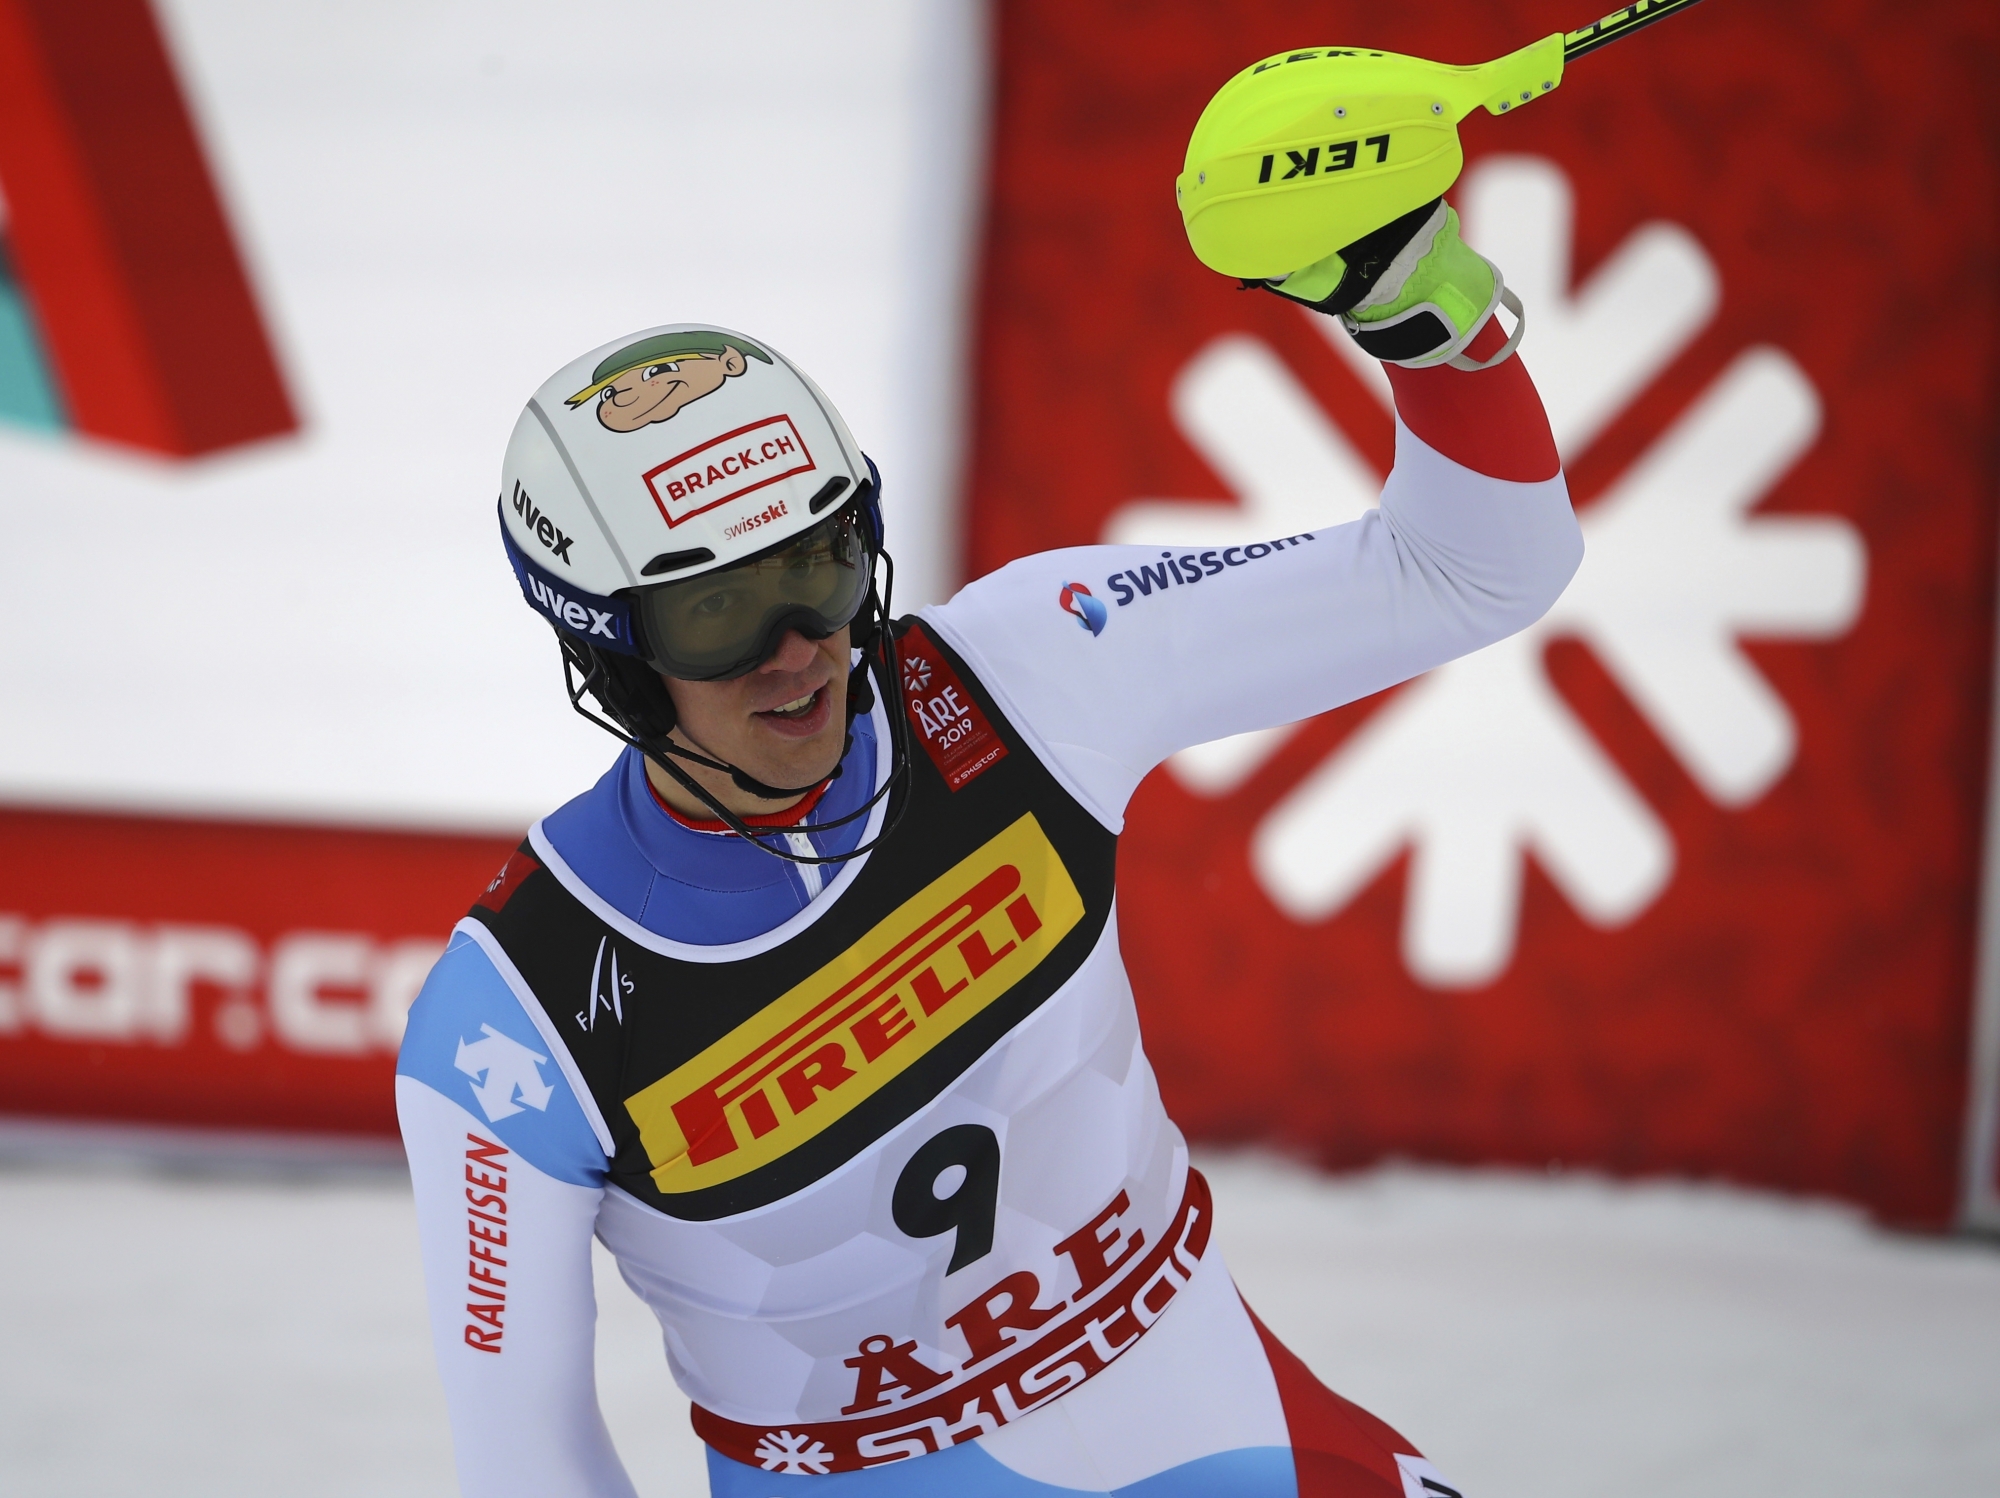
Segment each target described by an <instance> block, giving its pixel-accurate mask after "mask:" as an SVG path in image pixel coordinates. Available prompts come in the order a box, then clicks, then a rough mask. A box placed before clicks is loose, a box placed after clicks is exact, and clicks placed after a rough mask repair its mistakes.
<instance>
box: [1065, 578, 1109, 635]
mask: <svg viewBox="0 0 2000 1498" xmlns="http://www.w3.org/2000/svg"><path fill="white" fill-rule="evenodd" d="M1056 601H1057V602H1058V603H1060V604H1061V605H1062V607H1063V612H1064V613H1066V614H1068V615H1070V616H1071V617H1072V618H1074V619H1075V620H1076V622H1077V623H1078V624H1079V625H1081V626H1082V627H1083V628H1085V629H1087V630H1089V631H1090V632H1091V634H1093V635H1101V634H1103V633H1104V621H1105V620H1106V619H1107V618H1108V617H1110V616H1109V614H1108V613H1107V612H1106V610H1105V607H1104V605H1103V603H1102V602H1100V601H1099V600H1098V599H1097V598H1095V597H1093V596H1092V594H1091V591H1090V589H1088V588H1086V587H1085V586H1084V585H1083V584H1082V583H1064V584H1063V589H1062V594H1061V596H1060V597H1059V598H1058V599H1057V600H1056Z"/></svg>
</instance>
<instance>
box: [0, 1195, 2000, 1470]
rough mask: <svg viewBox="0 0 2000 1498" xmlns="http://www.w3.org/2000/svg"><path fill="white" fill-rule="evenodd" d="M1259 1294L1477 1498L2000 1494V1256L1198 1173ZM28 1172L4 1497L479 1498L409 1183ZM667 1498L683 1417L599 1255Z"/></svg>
mask: <svg viewBox="0 0 2000 1498" xmlns="http://www.w3.org/2000/svg"><path fill="white" fill-rule="evenodd" d="M1203 1165H1204V1168H1205V1169H1206V1170H1207V1172H1208V1174H1209V1177H1210V1180H1211V1181H1212V1183H1213V1184H1214V1187H1215V1193H1216V1198H1217V1202H1218V1226H1217V1233H1218V1237H1219V1241H1220V1243H1221V1245H1222V1248H1223V1250H1224V1252H1225V1253H1226V1254H1227V1255H1228V1258H1229V1262H1230V1265H1231V1267H1232V1268H1233V1269H1234V1271H1235V1274H1236V1278H1237V1281H1238V1283H1239V1284H1240V1285H1241V1286H1242V1288H1243V1291H1244V1293H1245V1295H1246V1296H1247V1297H1248V1298H1249V1300H1250V1302H1251V1303H1252V1304H1253V1305H1254V1306H1256V1308H1257V1309H1258V1311H1259V1313H1260V1314H1261V1315H1262V1316H1263V1317H1264V1318H1265V1319H1266V1321H1268V1322H1269V1323H1270V1324H1271V1326H1272V1327H1273V1329H1274V1330H1276V1331H1277V1333H1278V1334H1279V1335H1280V1336H1281V1337H1283V1338H1284V1339H1285V1340H1286V1341H1287V1342H1288V1343H1289V1344H1290V1345H1291V1346H1292V1347H1293V1348H1294V1349H1295V1350H1297V1351H1298V1352H1299V1354H1300V1355H1301V1356H1303V1357H1304V1358H1305V1359H1306V1361H1307V1362H1308V1363H1310V1364H1311V1365H1312V1367H1313V1368H1314V1369H1315V1371H1317V1372H1318V1373H1319V1374H1320V1375H1321V1376H1322V1377H1323V1378H1325V1379H1326V1380H1327V1381H1328V1382H1329V1383H1330V1384H1331V1385H1332V1386H1333V1387H1334V1388H1336V1389H1338V1390H1340V1391H1341V1392H1342V1393H1344V1394H1347V1395H1349V1396H1350V1397H1352V1398H1355V1399H1357V1400H1359V1401H1361V1402H1362V1403H1363V1404H1365V1405H1367V1406H1368V1407H1369V1408H1370V1409H1373V1410H1374V1411H1376V1412H1377V1413H1378V1414H1380V1415H1382V1416H1383V1417H1384V1418H1385V1419H1388V1420H1389V1421H1391V1422H1392V1423H1394V1424H1396V1425H1397V1426H1399V1427H1400V1428H1402V1429H1403V1430H1404V1431H1405V1432H1407V1433H1408V1434H1410V1435H1411V1437H1412V1438H1413V1439H1414V1440H1416V1441H1417V1442H1418V1443H1419V1444H1420V1445H1422V1446H1423V1447H1424V1448H1425V1450H1426V1452H1427V1453H1428V1454H1429V1455H1430V1456H1431V1458H1432V1460H1434V1461H1435V1462H1436V1463H1437V1464H1438V1465H1439V1466H1440V1467H1441V1468H1442V1469H1443V1470H1444V1471H1445V1472H1446V1473H1448V1474H1450V1475H1451V1476H1452V1478H1453V1479H1454V1480H1455V1481H1458V1482H1460V1483H1462V1484H1463V1487H1464V1490H1465V1492H1466V1493H1467V1495H1468V1498H1571V1495H1575V1498H1583V1495H1585V1494H1589V1495H1593V1498H1595V1495H1602V1494H1605V1493H1617V1494H1619V1495H1621V1498H1668V1495H1675V1498H1679V1495H1687V1498H1694V1495H1700V1498H1731V1495H1737V1494H1742V1495H1751V1494H1755V1495H1757V1498H1784V1495H1790V1494H1799V1495H1805V1494H1812V1495H1815V1498H1829V1495H1841V1494H1856V1495H1862V1494H1865V1495H1869V1498H1893V1495H1897V1494H1913V1495H1914V1494H1934V1493H1942V1492H1951V1493H1967V1494H1970V1493H1975V1492H1986V1493H1991V1492H2000V1251H1996V1250H1995V1248H1994V1247H1993V1245H1991V1244H1983V1243H1975V1242H1968V1241H1964V1240H1956V1241H1953V1240H1937V1239H1926V1238H1915V1237H1899V1236H1896V1235H1893V1234H1889V1233H1885V1232H1883V1231H1881V1230H1879V1229H1875V1228H1872V1227H1870V1226H1869V1225H1867V1224H1866V1223H1865V1222H1864V1221H1863V1220H1862V1219H1861V1218H1860V1217H1859V1216H1858V1215H1857V1214H1854V1213H1852V1212H1850V1211H1848V1210H1846V1209H1844V1208H1839V1207H1832V1206H1825V1205H1817V1204H1801V1203H1797V1202H1790V1201H1782V1200H1778V1199H1775V1198H1770V1197H1764V1196H1758V1195H1752V1194H1749V1193H1745V1192H1740V1191H1733V1190H1727V1189H1722V1188H1715V1187H1700V1186H1688V1185H1674V1184H1645V1185H1616V1184H1611V1183H1607V1182H1605V1181H1603V1180H1599V1179H1595V1178H1585V1177H1574V1176H1571V1177H1561V1178H1542V1177H1536V1176H1529V1175H1520V1174H1510V1173H1502V1172H1446V1171H1437V1170H1421V1171H1419V1170H1408V1169H1390V1170H1383V1171H1379V1172H1375V1173H1372V1174H1368V1175H1361V1176H1351V1177H1344V1178H1327V1177H1324V1176H1319V1175H1315V1174H1312V1173H1309V1172H1307V1171H1304V1170H1302V1169H1299V1168H1296V1167H1294V1166H1291V1165H1288V1164H1284V1163H1281V1162H1277V1161H1274V1160H1271V1159H1269V1158H1267V1157H1261V1156H1245V1155H1228V1156H1214V1155H1211V1156H1209V1157H1207V1158H1206V1159H1205V1160H1204V1161H1203ZM279 1168H286V1169H290V1170H292V1174H291V1176H290V1178H289V1179H280V1178H278V1177H277V1176H276V1175H274V1174H265V1175H261V1176H259V1175H246V1174H243V1173H240V1172H238V1173H234V1174H229V1173H216V1172H214V1171H212V1170H211V1171H209V1172H207V1173H190V1172H188V1171H187V1170H185V1169H183V1170H182V1171H181V1172H180V1173H178V1174H176V1173H172V1172H168V1171H165V1170H162V1169H161V1168H160V1167H157V1166H155V1167H152V1168H150V1169H145V1170H139V1169H135V1168H133V1167H131V1166H129V1165H128V1166H122V1167H116V1166H113V1167H107V1166H101V1165H100V1166H89V1167H78V1166H76V1165H74V1164H71V1165H66V1166H63V1167H61V1168H56V1167H53V1166H49V1165H43V1166H39V1167H35V1166H21V1165H18V1164H17V1165H14V1166H11V1167H9V1168H7V1169H5V1170H4V1171H0V1493H5V1494H7V1495H9V1498H15V1495H19V1498H67V1495H90V1498H101V1495H104V1494H123V1493H140V1492H144V1493H147V1494H149V1495H157V1498H174V1495H180V1494H186V1495H196V1494H199V1495H202V1498H227V1495H231V1494H259V1495H262V1494H269V1493H273V1492H283V1493H286V1494H288V1495H292V1498H317V1495H334V1494H341V1495H346V1494H354V1493H363V1492H365V1493H369V1494H376V1495H383V1498H392V1495H399V1494H420V1493H422V1494H448V1493H450V1492H451V1491H452V1490H453V1485H452V1476H451V1453H450V1445H449V1439H448V1435H447V1432H446V1428H445V1419H444V1405H443V1398H442V1395H441V1393H440V1391H439V1389H438V1386H437V1382H436V1378H435V1376H434V1374H433V1372H432V1368H431V1361H430V1348H429V1344H428V1340H427V1336H426V1330H425V1320H424V1314H423V1307H422V1293H421V1288H420V1284H419V1271H418V1264H417V1255H416V1245H415V1228H414V1214H413V1212H412V1209H411V1203H410V1199H409V1194H408V1187H407V1183H406V1182H405V1181H404V1180H403V1179H402V1178H401V1177H400V1175H399V1174H397V1173H395V1172H393V1171H387V1170H374V1171H368V1170H349V1171H347V1172H345V1173H328V1172H324V1171H322V1172H319V1173H317V1174H308V1173H303V1172H300V1171H298V1170H297V1169H296V1168H295V1167H275V1166H274V1167H267V1169H269V1170H275V1169H279ZM598 1269H599V1275H598V1284H599V1290H598V1294H599V1300H600V1305H601V1312H600V1336H599V1351H598V1379H599V1386H600V1390H601V1393H602V1397H603V1401H604V1407H605V1413H606V1418H607V1419H608V1421H609V1423H610V1425H611V1429H612V1431H613V1433H614V1435H615V1436H616V1439H617V1442H618V1446H619V1449H620V1451H621V1452H623V1453H624V1455H625V1458H626V1462H627V1464H628V1466H629V1467H630V1468H631V1470H632V1472H633V1475H634V1477H635V1479H636V1481H637V1483H638V1486H639V1490H640V1492H641V1493H642V1494H646V1495H649V1498H652V1495H666V1494H700V1493H703V1492H705V1491H706V1489H705V1487H704V1485H703V1482H702V1476H701V1455H700V1449H699V1446H698V1444H697V1442H696V1441H695V1439H694V1436H693V1434H692V1432H690V1430H689V1429H688V1426H687V1401H686V1400H685V1399H683V1398H681V1397H680V1396H679V1395H678V1394H677V1393H676V1392H675V1390H674V1389H673V1386H672V1384H671V1383H670V1382H669V1380H668V1378H667V1373H666V1368H665V1363H664V1359H663V1357H662V1355H661V1353H660V1348H659V1334H658V1331H657V1328H656V1327H655V1325H654V1324H653V1323H652V1321H651V1319H650V1317H649V1315H648V1313H647V1312H646V1311H645V1309H644V1308H643V1307H642V1306H641V1305H640V1304H639V1302H638V1301H637V1300H636V1299H635V1298H634V1297H633V1296H632V1295H631V1293H630V1292H629V1291H627V1290H626V1289H625V1287H624V1286H623V1284H622V1283H620V1281H619V1280H618V1277H617V1274H616V1272H615V1270H613V1268H612V1267H611V1265H610V1262H609V1260H608V1259H607V1258H606V1257H605V1256H604V1255H603V1253H602V1250H600V1251H599V1263H598Z"/></svg>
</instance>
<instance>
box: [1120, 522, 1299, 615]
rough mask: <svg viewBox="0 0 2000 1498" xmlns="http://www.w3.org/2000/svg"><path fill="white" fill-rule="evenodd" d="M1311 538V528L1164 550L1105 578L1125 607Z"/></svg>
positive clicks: (1121, 606) (1257, 559)
mask: <svg viewBox="0 0 2000 1498" xmlns="http://www.w3.org/2000/svg"><path fill="white" fill-rule="evenodd" d="M1312 539H1313V536H1312V533H1311V532H1310V531H1308V532H1307V533H1306V534H1304V535H1300V536H1283V537H1280V538H1279V539H1278V540H1276V541H1258V542H1256V543H1254V544H1252V545H1250V546H1230V547H1226V548H1223V549H1220V550H1216V551H1204V552H1199V553H1197V552H1192V551H1190V552H1186V553H1183V554H1182V555H1180V556H1175V555H1174V554H1173V553H1172V552H1171V551H1163V552H1161V553H1160V561H1159V563H1158V564H1157V565H1154V566H1147V567H1136V568H1133V569H1131V570H1130V571H1126V572H1116V573H1113V574H1112V575H1111V576H1110V577H1107V578H1106V579H1105V580H1104V586H1105V587H1107V588H1109V589H1110V590H1111V591H1112V592H1113V593H1115V594H1117V595H1118V607H1120V608H1121V609H1122V608H1124V607H1125V605H1126V604H1128V603H1130V602H1131V601H1132V600H1133V599H1134V598H1150V597H1152V595H1153V594H1154V593H1155V592H1159V593H1164V592H1166V591H1167V589H1169V588H1171V587H1173V586H1174V584H1176V583H1179V584H1180V585H1181V586H1182V587H1191V586H1193V585H1194V584H1195V583H1198V582H1200V581H1201V580H1202V579H1203V578H1205V577H1214V576H1215V575H1216V574H1217V573H1218V572H1221V571H1222V570H1223V569H1224V568H1225V567H1242V566H1244V565H1246V564H1248V563H1250V562H1261V561H1263V560H1264V558H1265V557H1267V556H1269V555H1270V554H1271V553H1272V552H1274V551H1283V550H1284V549H1285V548H1286V547H1288V546H1298V545H1300V544H1302V543H1303V542H1306V541H1310V540H1312ZM1092 633H1095V631H1092Z"/></svg>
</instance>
